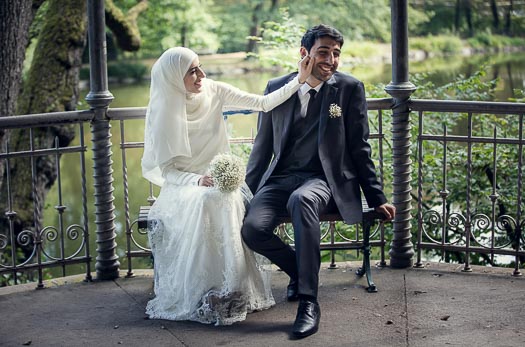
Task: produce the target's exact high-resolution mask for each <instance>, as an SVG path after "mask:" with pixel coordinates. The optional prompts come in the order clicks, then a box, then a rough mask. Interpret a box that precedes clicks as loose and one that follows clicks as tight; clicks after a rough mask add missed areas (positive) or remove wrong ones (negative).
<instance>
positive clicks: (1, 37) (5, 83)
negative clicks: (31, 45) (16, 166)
mask: <svg viewBox="0 0 525 347" xmlns="http://www.w3.org/2000/svg"><path fill="white" fill-rule="evenodd" d="M32 5H33V0H3V1H0V45H1V46H2V49H0V117H5V116H13V115H14V114H15V110H16V100H17V99H18V94H19V92H20V84H21V81H22V66H23V64H24V59H25V54H26V46H27V43H28V41H29V27H30V26H31V22H32V21H33V18H34V15H35V12H36V7H35V8H33V7H32ZM7 140H8V133H7V132H6V131H5V130H4V129H0V153H5V152H6V143H7ZM4 170H5V162H4V160H0V177H3V176H4ZM2 182H3V180H0V191H1V189H2ZM3 212H4V211H3V210H0V213H2V214H3Z"/></svg>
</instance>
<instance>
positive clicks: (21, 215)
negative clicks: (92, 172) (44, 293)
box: [0, 0, 87, 234]
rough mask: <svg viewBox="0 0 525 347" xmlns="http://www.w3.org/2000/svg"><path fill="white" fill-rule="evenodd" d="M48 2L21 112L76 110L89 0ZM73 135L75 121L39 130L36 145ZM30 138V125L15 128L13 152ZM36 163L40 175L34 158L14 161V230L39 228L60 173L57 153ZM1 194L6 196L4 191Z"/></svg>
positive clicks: (0, 204) (66, 141) (61, 142)
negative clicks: (48, 198)
mask: <svg viewBox="0 0 525 347" xmlns="http://www.w3.org/2000/svg"><path fill="white" fill-rule="evenodd" d="M48 5H49V6H48V9H47V12H46V14H45V24H44V26H43V28H42V31H41V32H40V35H39V37H38V42H37V46H36V48H35V52H34V56H33V61H32V64H31V67H30V69H29V72H28V76H27V79H26V83H25V84H24V87H23V91H22V94H21V95H20V97H19V100H18V113H19V114H32V113H45V112H58V111H71V110H75V109H76V104H77V102H78V99H79V90H78V76H79V70H80V66H81V57H82V52H83V50H84V46H85V42H86V32H87V1H62V0H48ZM24 48H25V47H24ZM74 134H75V133H74V130H73V129H72V126H54V127H47V128H38V129H35V130H34V132H33V142H34V148H35V149H38V148H52V147H53V146H54V142H55V138H56V139H58V144H59V146H61V147H62V146H67V145H69V143H70V142H71V141H72V139H73V137H74ZM29 143H30V139H29V131H28V130H25V129H18V130H13V131H12V132H11V141H10V144H11V146H12V148H11V150H12V151H18V150H27V149H28V148H29ZM34 163H35V168H36V177H34V178H32V173H31V171H32V170H31V168H32V166H31V161H30V160H29V159H27V158H21V159H13V160H11V161H10V168H11V170H10V174H11V181H10V183H11V188H12V197H13V202H14V204H15V206H14V208H13V209H14V210H15V211H16V212H17V218H16V221H15V234H18V233H19V232H20V231H22V230H34V229H36V230H39V226H40V225H41V214H42V208H43V202H44V201H45V196H46V194H47V192H48V190H49V188H50V187H51V186H52V185H53V183H54V182H55V180H56V177H57V173H56V170H55V165H56V160H55V157H54V156H38V157H35V159H34ZM33 183H34V186H33ZM1 195H2V196H5V195H4V192H2V194H1ZM5 203H6V202H5V201H3V200H2V201H0V210H2V211H4V210H5Z"/></svg>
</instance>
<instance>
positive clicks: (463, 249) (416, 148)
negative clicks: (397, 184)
mask: <svg viewBox="0 0 525 347" xmlns="http://www.w3.org/2000/svg"><path fill="white" fill-rule="evenodd" d="M392 104H393V99H391V98H386V99H370V100H368V105H369V110H370V121H371V124H372V128H371V129H373V131H372V134H371V136H370V138H371V142H372V144H373V154H374V160H375V162H376V163H377V169H378V175H379V176H380V177H381V180H382V182H383V183H384V186H385V190H386V191H387V192H388V193H391V191H392V189H391V185H392V177H391V176H392V174H391V172H392V169H393V170H395V161H392V163H391V164H388V162H389V161H390V160H392V158H390V156H389V155H388V154H387V155H386V156H385V152H387V150H388V148H390V149H391V150H394V148H392V147H394V146H396V143H395V142H392V140H391V136H390V132H391V131H392V127H394V126H395V124H394V125H392V124H393V123H394V122H393V121H392V117H393V116H392V112H391V109H392ZM409 107H410V108H411V110H412V111H415V112H412V113H411V119H412V125H413V127H414V130H415V132H416V135H415V137H416V141H415V143H414V144H409V145H410V146H411V148H412V151H413V154H412V155H411V158H412V160H413V162H415V163H416V164H415V165H414V168H413V169H416V168H417V175H416V176H415V177H413V178H412V179H411V182H412V184H413V186H414V187H416V188H414V189H412V193H411V194H412V196H413V198H414V199H415V200H416V202H417V206H416V208H415V209H414V210H412V211H409V213H410V215H411V216H412V217H411V218H412V219H413V220H412V222H413V224H412V231H413V236H412V238H413V240H414V243H415V247H416V251H417V261H416V266H423V265H424V257H425V256H426V255H425V252H427V253H428V252H429V251H432V252H439V254H437V256H438V257H440V259H445V260H447V259H448V258H449V257H450V256H451V255H453V254H456V255H457V254H459V255H460V258H461V261H462V262H463V263H464V270H465V271H470V269H471V268H470V263H471V260H472V256H473V255H476V256H477V255H483V256H486V257H487V258H488V261H489V262H491V261H492V262H494V260H495V257H498V256H511V257H513V259H514V269H513V274H514V275H519V274H520V264H521V261H522V259H525V258H524V257H525V250H524V247H523V245H524V239H523V232H522V231H523V226H524V221H523V220H524V219H523V210H524V208H523V193H522V190H523V157H524V153H523V145H524V139H523V115H524V114H525V105H524V104H519V103H515V104H514V103H491V102H459V101H439V100H410V101H409ZM145 112H146V109H145V108H122V109H109V110H108V118H109V121H110V123H111V124H112V125H113V126H114V127H115V128H118V129H119V131H118V132H117V137H118V144H117V145H115V146H114V147H113V151H114V152H117V153H115V154H114V155H113V159H115V160H117V158H120V161H119V162H116V163H115V165H114V166H115V167H118V166H119V165H120V166H121V168H122V169H121V174H113V177H114V179H115V180H116V181H120V182H121V183H118V184H117V185H116V189H115V190H116V194H115V195H116V196H117V198H116V199H117V200H119V202H118V203H117V204H116V208H115V211H116V220H117V222H116V225H117V234H119V235H118V236H119V237H120V244H117V247H118V248H117V254H118V255H119V257H120V260H123V262H125V263H126V266H127V275H128V276H132V275H133V269H134V268H137V267H142V266H144V262H139V261H138V260H137V259H138V258H142V259H145V260H146V261H147V260H148V257H149V256H150V251H149V247H148V245H147V234H146V230H140V229H138V228H137V225H136V218H137V214H138V207H139V206H140V205H144V204H152V203H153V202H154V200H155V194H156V193H157V192H158V188H155V187H152V186H151V185H149V184H148V183H147V182H146V181H145V180H143V179H142V178H141V176H142V175H141V173H140V170H137V169H136V167H137V165H136V164H137V163H136V160H137V157H140V154H141V153H140V154H139V155H137V154H135V155H130V151H140V152H141V148H142V146H143V142H142V139H141V138H140V136H139V138H136V139H128V133H130V131H129V129H134V128H135V126H134V125H135V124H136V123H137V122H139V123H143V118H144V116H145ZM93 117H94V113H93V112H92V111H78V112H60V113H51V114H40V115H25V116H14V117H3V118H1V117H0V127H1V128H4V129H21V128H24V129H27V130H28V131H29V132H30V137H29V138H30V139H31V138H33V135H32V133H33V132H34V131H36V130H37V129H40V128H43V127H47V126H59V125H63V124H74V125H75V127H76V129H78V130H77V138H78V144H75V145H72V146H68V147H60V146H58V145H55V146H54V147H52V148H35V146H34V145H32V144H31V143H29V144H28V148H27V149H24V150H18V151H16V152H12V151H10V150H9V147H12V146H10V144H9V143H7V144H6V146H5V148H7V150H6V151H5V152H3V153H0V160H3V161H4V163H5V167H6V168H9V167H10V164H11V162H12V161H13V160H17V159H20V158H26V160H29V163H30V164H29V167H28V170H31V171H32V182H27V184H30V185H33V187H34V184H35V182H34V179H35V172H34V171H35V170H36V167H35V162H36V159H37V158H38V157H41V156H54V158H61V160H57V164H56V167H55V170H56V174H57V182H56V183H55V188H54V189H55V191H56V194H54V195H53V198H54V199H55V200H56V201H46V204H47V205H50V206H54V208H53V210H54V211H55V212H54V216H53V217H52V218H51V219H49V220H51V222H49V223H50V224H49V225H46V226H43V225H42V226H41V225H38V223H35V225H34V226H32V227H30V228H26V229H24V230H18V231H17V232H16V233H15V228H14V225H15V224H16V223H15V221H16V219H17V218H18V217H17V216H18V215H19V214H20V212H22V211H17V209H16V204H15V203H14V202H13V201H12V200H11V199H12V198H11V193H10V192H11V190H12V189H13V187H11V183H12V178H11V177H9V175H7V176H6V179H5V180H4V181H3V184H2V189H3V190H2V192H6V195H5V196H4V195H2V197H1V199H2V202H3V203H5V206H7V209H6V211H5V214H4V215H3V216H1V218H2V219H3V222H4V223H5V224H3V225H7V228H5V229H4V230H0V256H1V257H0V275H1V276H3V277H4V279H5V278H8V280H4V281H3V283H4V284H11V283H12V284H16V283H19V282H20V276H23V275H24V274H26V273H34V272H35V271H36V276H32V277H31V278H28V279H29V280H34V279H35V277H36V280H37V282H38V286H42V281H43V279H44V278H45V277H46V276H50V275H49V274H46V273H45V271H44V270H48V269H52V268H59V269H61V271H60V273H57V274H52V275H54V276H65V275H67V274H71V272H76V273H85V275H86V280H90V279H91V268H92V261H93V257H94V254H91V249H93V247H92V246H93V244H94V242H95V241H94V240H92V239H91V238H90V237H92V235H91V234H92V233H91V232H90V231H91V230H93V229H94V228H93V227H92V226H90V223H92V222H93V221H92V219H93V218H92V215H93V213H92V212H90V211H92V210H93V209H94V207H93V206H92V205H93V204H94V202H93V201H92V200H93V198H92V197H91V196H90V195H89V190H90V185H89V184H88V181H89V180H90V177H89V174H88V173H87V171H88V170H87V169H86V168H87V167H89V166H90V165H88V163H87V161H88V160H89V159H87V158H90V157H91V155H92V154H91V153H90V151H89V150H88V149H87V147H86V145H85V136H88V135H87V134H85V133H84V127H85V126H86V125H87V124H88V123H90V122H92V120H93ZM436 117H437V118H436ZM438 118H439V119H442V120H443V122H444V123H447V122H450V121H451V120H452V119H456V120H457V122H456V123H458V124H459V123H461V122H463V123H462V124H463V125H464V126H465V129H466V130H464V131H463V133H462V132H461V131H460V132H453V133H449V130H447V128H446V127H442V128H440V129H441V130H440V132H439V133H436V131H435V129H436V127H429V128H432V132H427V131H426V123H425V122H430V125H432V124H433V122H435V120H436V119H438ZM489 120H490V122H492V123H494V126H492V125H491V126H490V127H491V130H490V132H491V134H492V135H491V136H486V135H485V133H480V134H477V133H476V131H477V129H478V128H483V131H485V132H486V131H487V130H486V128H487V126H486V125H485V126H482V127H481V126H480V125H484V124H486V123H487V122H489ZM505 122H507V124H509V123H508V122H512V123H513V124H515V125H516V126H514V127H512V129H514V130H512V131H511V130H509V129H510V127H504V126H503V127H501V126H499V124H504V123H505ZM500 128H502V129H501V130H500ZM505 129H506V130H505ZM252 140H253V136H252V137H247V138H237V139H232V141H231V142H232V146H236V145H238V144H244V145H246V144H247V145H248V146H249V144H250V143H251V141H252ZM31 141H32V140H30V142H31ZM476 146H485V147H483V148H484V149H485V150H486V149H487V148H488V147H490V148H489V152H490V156H491V158H492V160H491V161H490V163H485V164H484V166H486V167H488V168H490V170H487V171H491V172H492V176H491V181H490V182H491V184H490V189H489V190H487V191H486V192H485V191H481V192H480V191H479V189H478V188H476V189H477V190H476V194H475V195H474V194H473V185H475V184H476V182H477V181H479V179H480V177H479V176H476V175H475V173H476V171H475V170H474V168H475V167H477V166H479V163H478V162H477V159H478V158H477V147H476ZM487 146H488V147H487ZM438 149H439V150H438ZM430 150H431V151H433V152H432V155H433V158H434V159H433V160H427V159H426V158H427V154H428V151H430ZM118 151H120V153H118ZM458 151H461V152H462V153H464V154H465V161H464V167H461V168H460V167H455V166H454V165H453V164H454V163H455V162H452V161H451V160H450V156H451V154H455V153H456V152H458ZM387 153H388V152H387ZM501 153H505V158H504V159H505V161H503V160H502V159H501V157H502V156H501ZM119 154H120V155H119ZM73 156H75V157H77V159H75V160H78V167H79V175H80V177H79V182H78V185H77V187H76V191H69V192H67V193H66V192H65V191H64V188H63V187H62V182H63V177H64V176H65V175H67V173H66V172H63V169H62V165H61V163H64V160H67V161H70V160H72V158H73ZM130 160H132V161H133V162H134V166H133V167H134V168H135V169H133V170H132V171H130V170H129V169H130V167H131V166H132V165H130ZM432 163H434V164H436V163H437V164H436V165H434V166H432V165H431V164H432ZM503 163H504V165H507V166H508V165H513V166H512V167H513V169H514V167H515V171H512V170H511V171H512V172H513V173H512V175H511V177H510V178H511V180H507V181H506V182H500V180H499V176H498V174H499V172H500V171H503V170H502V168H501V167H500V166H499V165H502V164H503ZM508 163H512V164H508ZM95 164H96V162H95ZM514 165H515V166H514ZM138 167H140V163H139V164H138ZM460 170H464V172H465V174H464V175H463V174H462V175H461V182H462V183H463V184H464V186H465V187H466V188H465V190H464V191H456V192H451V191H450V189H451V184H450V182H449V180H450V179H451V178H452V177H456V178H454V179H456V180H457V172H458V171H460ZM411 171H413V170H412V168H411V169H410V170H409V172H411ZM115 172H118V171H115ZM7 173H9V170H7ZM429 173H432V176H430V174H429ZM436 173H438V175H437V176H436ZM454 175H455V176H454ZM118 176H121V178H120V177H118ZM429 178H431V179H429ZM505 178H506V179H507V177H505ZM130 180H133V181H134V182H136V181H140V182H142V183H141V184H142V185H140V187H139V188H134V189H133V190H132V191H131V192H130V188H129V187H130ZM136 186H137V185H136V184H134V187H136ZM457 186H458V185H457V184H456V187H457ZM500 186H501V188H499V187H500ZM502 191H505V192H509V191H510V192H514V193H513V194H511V195H512V196H511V197H510V196H505V197H503V196H501V195H500V193H501V192H502ZM452 195H455V197H454V199H455V200H454V199H453V198H452ZM480 195H481V196H485V197H486V199H488V201H490V203H489V204H488V205H487V204H485V205H483V206H484V208H485V210H487V211H489V213H486V212H484V210H483V211H482V209H480V207H479V204H478V201H477V200H476V201H474V200H473V198H474V196H476V199H478V197H479V196H480ZM458 196H459V198H460V199H459V200H458ZM64 198H67V199H65V200H67V201H68V202H64ZM48 199H50V197H48ZM458 201H459V202H458ZM509 201H510V204H509ZM502 203H507V208H506V213H500V212H501V208H500V206H501V204H502ZM454 204H456V206H451V205H454ZM78 205H81V207H80V208H78ZM75 206H76V209H77V210H81V212H80V213H79V214H77V215H76V216H75V217H72V216H70V215H68V213H70V210H73V209H75ZM34 209H35V214H36V209H37V204H36V203H35V205H34ZM48 210H49V209H48ZM66 217H67V218H66ZM72 218H73V219H72ZM327 228H328V229H327V230H328V232H327V234H326V237H327V240H328V242H332V241H330V240H334V239H336V238H337V237H341V238H344V239H346V238H359V230H358V229H356V230H347V229H345V226H344V225H340V224H330V225H328V226H327ZM384 228H385V227H384V226H381V227H378V228H377V229H375V230H374V231H373V233H372V236H371V245H372V246H374V247H375V249H376V250H377V252H378V253H375V254H373V256H374V257H375V258H376V259H379V260H380V262H379V264H380V265H385V263H386V262H385V258H386V257H385V248H386V245H387V244H388V242H389V240H390V239H391V238H390V237H391V234H392V233H391V232H389V231H388V230H387V232H385V229H384ZM342 229H345V230H343V232H345V233H350V234H349V235H347V234H339V233H340V232H341V230H342ZM72 245H73V246H72ZM332 255H333V254H332ZM435 257H436V254H434V258H432V259H435ZM330 261H331V265H333V264H334V262H335V258H334V257H333V256H332V257H330ZM79 265H81V266H80V268H79ZM146 266H148V265H146ZM68 267H71V268H72V269H71V270H68V271H66V269H67V268H68ZM24 280H26V279H25V278H24Z"/></svg>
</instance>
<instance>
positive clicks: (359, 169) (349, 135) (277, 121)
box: [246, 72, 387, 224]
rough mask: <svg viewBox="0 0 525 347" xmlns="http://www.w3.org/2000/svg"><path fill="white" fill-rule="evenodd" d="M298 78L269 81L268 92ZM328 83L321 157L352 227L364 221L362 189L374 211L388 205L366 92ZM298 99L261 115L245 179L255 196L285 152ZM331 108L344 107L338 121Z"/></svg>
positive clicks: (343, 82) (359, 86) (346, 80)
mask: <svg viewBox="0 0 525 347" xmlns="http://www.w3.org/2000/svg"><path fill="white" fill-rule="evenodd" d="M295 75H296V73H293V74H290V75H286V76H282V77H278V78H276V79H273V80H271V81H269V82H268V85H267V87H266V90H265V93H269V92H272V91H274V90H276V89H278V88H280V87H281V86H283V85H284V84H286V83H287V82H288V81H290V80H291V79H293V77H294V76H295ZM325 84H326V85H325V86H323V88H322V89H321V92H322V94H323V95H322V97H323V101H322V105H321V112H320V115H319V117H320V122H319V137H318V149H319V158H320V159H321V164H322V167H323V171H324V174H325V176H326V179H327V182H328V184H329V186H330V189H331V191H332V194H333V199H334V201H335V203H336V205H337V208H338V209H339V212H340V214H341V216H342V217H343V219H344V220H345V222H347V223H349V224H353V223H357V222H360V221H361V220H362V206H361V195H360V194H361V193H360V188H361V189H362V191H363V193H364V195H365V198H366V201H367V203H368V205H369V206H370V207H377V206H380V205H382V204H384V203H385V202H386V201H387V200H386V198H385V196H384V194H383V192H382V187H381V185H380V183H379V181H378V179H377V177H376V172H375V167H374V164H373V162H372V160H371V158H370V151H371V150H370V145H369V144H368V142H367V141H368V136H369V128H368V115H367V105H366V96H365V89H364V86H363V83H362V82H361V81H359V80H357V79H355V78H354V77H352V76H350V75H347V74H343V73H339V72H336V73H335V74H334V75H333V76H332V78H331V79H330V80H328V81H327V82H325ZM319 96H321V95H319ZM297 99H298V96H297V93H296V94H294V95H293V96H292V97H291V98H290V99H288V100H287V101H285V102H284V103H282V104H281V105H280V106H277V107H276V108H274V109H273V110H272V111H270V112H267V113H262V112H261V114H259V119H258V126H257V129H258V132H257V136H256V138H255V142H254V146H253V150H252V153H251V155H250V159H249V161H248V167H247V174H246V183H247V184H248V186H249V187H250V189H251V191H252V192H253V193H254V194H255V193H256V191H257V190H258V189H260V188H261V187H262V186H263V185H264V184H265V183H266V181H267V179H268V178H269V177H270V175H271V174H272V172H273V170H274V169H275V167H276V165H277V162H278V161H279V159H280V158H281V156H282V153H283V152H284V148H285V145H286V143H287V139H288V136H289V134H290V127H291V126H292V125H293V116H294V106H295V104H296V101H297V104H299V101H298V100H297ZM330 105H337V106H339V107H340V109H341V116H340V117H335V118H332V117H330V113H329V108H330Z"/></svg>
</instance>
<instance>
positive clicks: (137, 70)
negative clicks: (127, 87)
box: [80, 61, 148, 83]
mask: <svg viewBox="0 0 525 347" xmlns="http://www.w3.org/2000/svg"><path fill="white" fill-rule="evenodd" d="M147 74H148V67H147V66H146V65H144V64H142V63H131V62H127V61H117V62H113V63H110V64H108V78H110V79H113V80H116V81H117V82H119V83H122V82H127V81H130V80H132V81H133V82H140V81H142V80H143V79H144V77H145V76H147ZM80 79H81V80H84V81H86V80H87V81H89V68H88V67H83V68H82V69H80Z"/></svg>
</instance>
